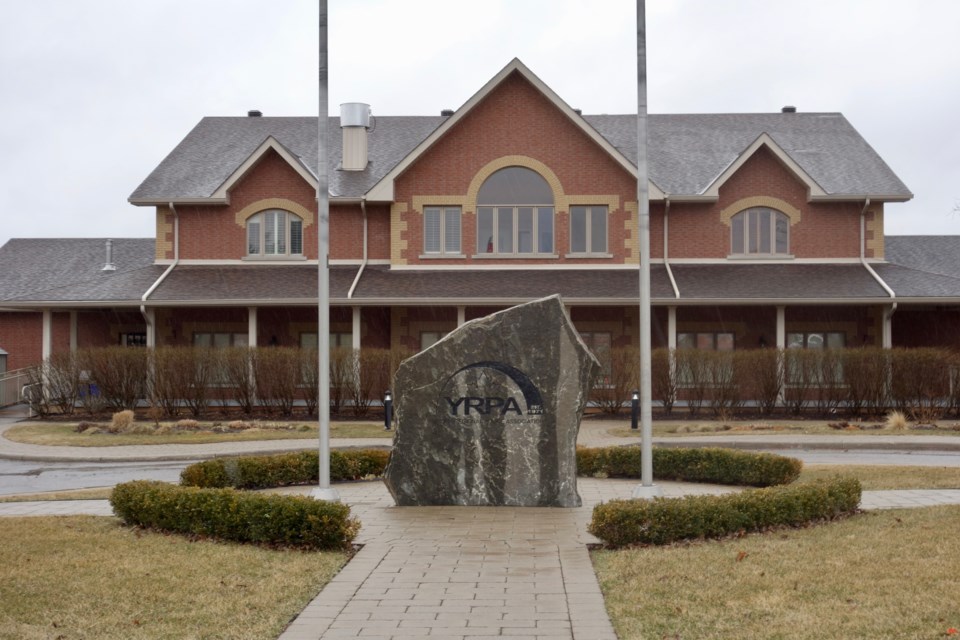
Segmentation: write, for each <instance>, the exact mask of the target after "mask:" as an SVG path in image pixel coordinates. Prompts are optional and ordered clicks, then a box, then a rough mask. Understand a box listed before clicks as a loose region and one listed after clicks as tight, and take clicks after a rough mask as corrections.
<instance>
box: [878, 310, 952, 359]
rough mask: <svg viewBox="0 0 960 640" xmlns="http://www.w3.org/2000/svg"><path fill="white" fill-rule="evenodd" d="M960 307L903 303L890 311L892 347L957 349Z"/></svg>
mask: <svg viewBox="0 0 960 640" xmlns="http://www.w3.org/2000/svg"><path fill="white" fill-rule="evenodd" d="M958 329H960V308H958V307H913V308H911V307H904V306H902V305H901V306H900V308H899V309H897V312H896V313H895V314H894V315H893V345H894V346H895V347H949V348H951V349H960V330H958Z"/></svg>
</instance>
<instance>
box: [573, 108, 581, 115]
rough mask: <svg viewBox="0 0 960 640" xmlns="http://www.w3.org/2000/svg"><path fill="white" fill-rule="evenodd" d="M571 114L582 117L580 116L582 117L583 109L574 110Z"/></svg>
mask: <svg viewBox="0 0 960 640" xmlns="http://www.w3.org/2000/svg"><path fill="white" fill-rule="evenodd" d="M573 112H574V113H575V114H577V115H578V116H582V115H583V109H574V110H573Z"/></svg>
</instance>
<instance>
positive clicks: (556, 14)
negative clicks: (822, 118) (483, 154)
mask: <svg viewBox="0 0 960 640" xmlns="http://www.w3.org/2000/svg"><path fill="white" fill-rule="evenodd" d="M329 4H330V53H329V56H330V88H329V91H330V100H329V103H330V113H331V115H335V114H337V113H338V105H339V104H340V103H341V102H353V101H357V102H368V103H370V104H371V105H372V108H373V113H374V114H375V115H376V114H380V115H411V114H412V115H432V114H439V112H440V110H441V109H444V108H452V109H455V108H458V107H460V105H462V104H463V103H464V102H465V101H466V100H467V99H468V98H469V97H470V96H471V95H472V94H473V93H475V92H476V91H477V90H478V89H479V88H480V87H481V86H482V85H483V84H484V83H485V82H486V81H487V80H489V79H490V78H491V77H492V76H493V75H494V74H495V73H496V72H497V71H499V70H500V69H501V68H502V67H503V66H504V65H506V64H507V63H508V62H509V61H510V60H511V59H512V58H513V57H518V58H520V59H521V60H522V61H523V62H524V63H525V64H526V65H527V66H528V67H530V69H531V70H533V72H534V73H536V74H537V75H538V76H540V78H541V79H542V80H544V81H545V82H546V83H547V84H548V85H549V86H551V87H552V88H553V89H554V90H555V91H556V92H557V93H558V94H559V95H560V97H561V98H563V99H564V100H566V101H567V103H568V104H570V105H571V106H572V107H575V108H580V109H583V112H584V113H587V114H594V113H632V112H634V110H635V109H636V96H637V92H636V22H635V9H634V8H635V2H634V1H633V0H589V1H585V0H578V1H575V0H481V1H474V0H470V1H466V0H454V1H450V0H442V1H441V0H405V1H400V0H330V1H329ZM0 9H2V19H0V88H2V99H0V245H2V244H3V243H5V242H6V241H7V240H8V239H9V238H11V237H84V236H87V237H125V236H126V237H131V236H132V237H150V236H152V235H153V233H154V228H153V225H154V216H153V211H152V209H149V208H142V207H134V206H132V205H130V204H128V203H127V201H126V200H127V197H128V196H129V195H130V193H131V192H132V191H133V190H134V189H135V188H136V187H137V185H138V184H139V183H140V182H141V181H142V180H143V179H144V178H145V177H146V176H147V175H148V174H149V173H150V171H151V170H152V169H153V168H154V167H155V166H156V165H157V164H158V163H159V162H160V161H161V160H162V159H163V158H164V156H166V155H167V154H168V153H169V152H170V151H171V150H172V149H173V147H174V146H175V145H176V144H177V143H178V142H179V141H180V140H181V139H182V138H183V137H184V136H185V135H186V134H187V132H188V131H189V130H190V129H191V128H192V127H193V126H194V125H195V124H196V123H197V121H199V120H200V118H202V117H203V116H208V115H218V116H224V115H245V114H246V112H247V110H249V109H260V110H262V111H263V112H264V114H265V115H270V116H290V115H313V114H315V113H316V112H317V104H318V103H317V60H318V53H317V48H318V45H317V43H318V36H317V26H316V25H317V3H316V1H315V0H276V1H274V2H264V1H263V0H256V1H255V0H136V1H131V0H83V1H82V2H81V1H78V0H31V1H30V2H22V1H17V0H0ZM958 27H960V2H957V1H956V0H914V2H911V3H904V2H893V1H892V0H889V1H888V0H804V1H803V2H782V1H771V0H723V1H722V2H718V1H717V0H647V33H648V38H647V46H648V74H649V108H650V112H651V113H713V112H717V113H722V112H775V111H779V110H780V108H781V107H782V106H783V105H788V104H789V105H795V106H796V107H797V108H798V110H800V111H840V112H843V113H844V114H845V115H846V117H847V119H848V120H849V121H850V122H851V123H852V124H853V125H854V126H855V127H856V128H857V129H858V130H859V131H860V133H861V134H862V135H863V136H864V137H865V138H866V139H867V141H868V142H869V143H870V144H872V145H873V147H874V148H875V149H876V150H877V151H878V152H879V153H880V155H881V156H882V157H883V158H884V159H885V160H886V161H887V163H888V164H889V165H890V166H891V167H892V168H893V170H894V171H895V172H896V173H897V175H899V176H900V178H901V179H902V180H903V181H904V182H905V183H906V184H907V186H908V187H909V188H910V189H911V190H912V191H913V193H914V194H915V198H914V199H913V200H912V201H911V202H909V203H906V204H892V205H889V206H888V207H887V217H886V222H887V232H888V233H897V234H907V233H912V234H920V233H928V234H934V233H935V234H960V213H955V212H954V208H955V206H956V204H957V203H958V202H960V130H958V125H957V123H958V122H960V45H958V44H957V42H958Z"/></svg>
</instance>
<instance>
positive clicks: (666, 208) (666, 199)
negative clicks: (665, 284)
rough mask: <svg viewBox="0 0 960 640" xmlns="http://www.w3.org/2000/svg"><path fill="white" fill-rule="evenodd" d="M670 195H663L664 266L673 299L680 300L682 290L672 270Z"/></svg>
mask: <svg viewBox="0 0 960 640" xmlns="http://www.w3.org/2000/svg"><path fill="white" fill-rule="evenodd" d="M669 229H670V194H669V193H665V194H663V266H664V267H665V268H666V270H667V277H668V278H670V286H671V287H673V297H674V298H676V299H677V300H679V299H680V288H679V287H677V281H676V279H674V277H673V269H671V268H670V257H669V256H670V251H669V247H670V231H669Z"/></svg>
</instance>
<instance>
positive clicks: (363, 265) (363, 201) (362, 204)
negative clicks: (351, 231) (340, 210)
mask: <svg viewBox="0 0 960 640" xmlns="http://www.w3.org/2000/svg"><path fill="white" fill-rule="evenodd" d="M360 210H361V211H362V212H363V260H362V261H361V262H360V268H359V269H358V270H357V275H356V277H355V278H354V279H353V284H351V285H350V290H349V291H347V298H352V297H353V292H354V290H356V288H357V285H358V284H360V276H362V275H363V270H364V268H366V266H367V200H366V198H360Z"/></svg>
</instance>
